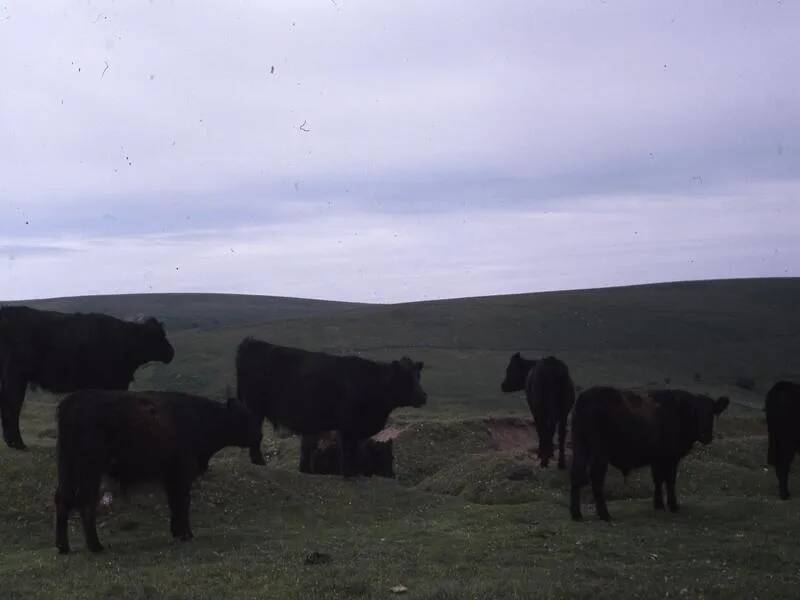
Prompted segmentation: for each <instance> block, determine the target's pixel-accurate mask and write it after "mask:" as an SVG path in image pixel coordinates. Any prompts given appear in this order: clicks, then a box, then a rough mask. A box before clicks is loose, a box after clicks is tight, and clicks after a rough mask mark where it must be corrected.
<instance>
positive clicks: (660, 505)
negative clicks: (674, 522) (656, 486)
mask: <svg viewBox="0 0 800 600" xmlns="http://www.w3.org/2000/svg"><path fill="white" fill-rule="evenodd" d="M653 510H664V505H663V504H653Z"/></svg>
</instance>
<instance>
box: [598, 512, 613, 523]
mask: <svg viewBox="0 0 800 600" xmlns="http://www.w3.org/2000/svg"><path fill="white" fill-rule="evenodd" d="M597 516H598V517H599V518H600V520H601V521H605V522H606V523H610V522H611V515H610V514H608V513H600V514H598V515H597Z"/></svg>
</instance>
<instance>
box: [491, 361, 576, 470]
mask: <svg viewBox="0 0 800 600" xmlns="http://www.w3.org/2000/svg"><path fill="white" fill-rule="evenodd" d="M500 389H501V390H503V391H504V392H518V391H520V390H523V389H524V390H525V398H526V399H527V401H528V407H529V408H530V410H531V414H532V415H533V420H534V422H535V424H536V433H537V435H538V436H539V460H540V461H541V465H542V467H547V464H548V463H549V461H550V459H551V458H552V456H553V454H554V453H555V448H554V447H553V436H554V435H555V433H556V427H558V468H559V469H565V468H566V460H565V456H564V444H565V442H566V437H567V417H568V415H569V411H570V410H572V405H573V404H575V386H574V385H573V383H572V378H571V377H570V376H569V369H568V368H567V365H566V364H564V362H562V361H560V360H559V359H557V358H555V357H554V356H548V357H546V358H543V359H541V360H538V361H537V360H529V359H526V358H522V356H521V355H520V353H519V352H517V353H516V354H514V355H513V356H512V357H511V360H510V361H509V363H508V367H506V377H505V379H504V380H503V383H501V384H500Z"/></svg>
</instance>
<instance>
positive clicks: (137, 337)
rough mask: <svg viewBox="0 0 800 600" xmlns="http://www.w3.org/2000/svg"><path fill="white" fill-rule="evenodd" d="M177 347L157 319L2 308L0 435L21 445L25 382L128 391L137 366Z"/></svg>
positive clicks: (61, 388) (56, 388)
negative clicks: (0, 428) (132, 319)
mask: <svg viewBox="0 0 800 600" xmlns="http://www.w3.org/2000/svg"><path fill="white" fill-rule="evenodd" d="M174 354H175V352H174V350H173V349H172V346H171V345H170V343H169V341H167V336H166V334H165V333H164V327H163V326H162V325H161V323H159V322H158V321H156V320H155V319H148V320H147V321H145V322H144V323H131V322H127V321H121V320H120V319H116V318H114V317H110V316H108V315H101V314H93V313H91V314H65V313H59V312H53V311H44V310H36V309H33V308H28V307H25V306H6V307H3V308H0V409H1V410H0V415H1V416H2V422H3V439H4V440H5V442H6V444H7V445H8V446H9V447H10V448H17V449H20V450H21V449H23V448H25V444H24V443H23V441H22V435H21V434H20V431H19V413H20V409H21V408H22V402H23V401H24V400H25V391H26V389H27V388H28V384H31V385H32V386H39V387H42V388H44V389H45V390H48V391H50V392H54V393H67V392H74V391H77V390H81V389H108V390H126V389H128V386H129V385H130V383H131V381H132V380H133V374H134V372H135V371H136V369H137V368H139V366H141V365H143V364H145V363H146V362H149V361H160V362H164V363H169V362H170V361H172V358H173V356H174Z"/></svg>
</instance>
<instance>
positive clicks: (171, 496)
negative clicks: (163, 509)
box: [166, 477, 194, 542]
mask: <svg viewBox="0 0 800 600" xmlns="http://www.w3.org/2000/svg"><path fill="white" fill-rule="evenodd" d="M191 487H192V484H191V481H186V479H185V478H183V477H175V478H173V479H172V480H170V481H169V482H167V486H166V488H167V501H168V502H169V512H170V517H169V529H170V533H172V537H175V538H178V539H180V540H181V541H184V542H185V541H188V540H190V539H192V538H193V537H194V536H193V535H192V530H191V527H190V526H189V505H190V503H191V493H190V492H191Z"/></svg>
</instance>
